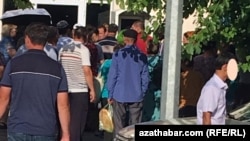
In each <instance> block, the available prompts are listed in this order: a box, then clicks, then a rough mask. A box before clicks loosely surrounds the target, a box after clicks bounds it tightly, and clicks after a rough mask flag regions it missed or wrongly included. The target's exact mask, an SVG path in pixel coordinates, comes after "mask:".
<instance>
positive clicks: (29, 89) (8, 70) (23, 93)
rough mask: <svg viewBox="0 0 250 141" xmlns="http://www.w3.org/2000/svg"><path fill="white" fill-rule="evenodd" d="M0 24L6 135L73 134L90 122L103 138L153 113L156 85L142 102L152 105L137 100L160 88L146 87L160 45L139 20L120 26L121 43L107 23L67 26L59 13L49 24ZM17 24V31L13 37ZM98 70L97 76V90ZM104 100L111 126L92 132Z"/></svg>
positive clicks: (0, 100)
mask: <svg viewBox="0 0 250 141" xmlns="http://www.w3.org/2000/svg"><path fill="white" fill-rule="evenodd" d="M4 26H8V30H6V32H8V33H9V34H6V36H3V38H2V40H1V56H2V58H1V65H0V66H1V67H2V68H1V72H2V73H1V74H2V77H1V89H0V93H1V94H0V117H1V120H2V122H1V124H3V125H4V124H5V126H6V128H8V140H11V141H16V140H18V139H24V140H25V139H27V138H30V139H38V138H39V139H41V140H47V141H49V140H57V139H58V138H59V139H60V140H61V141H67V140H71V141H81V140H82V137H83V134H84V132H85V131H86V130H88V129H91V128H92V130H93V131H97V132H98V134H99V135H101V136H103V138H104V140H105V141H111V140H113V138H114V136H115V134H116V133H117V132H118V131H119V130H120V129H122V128H123V127H125V126H127V125H131V124H135V123H139V122H141V121H142V119H144V121H146V120H157V119H159V109H160V108H159V105H160V104H159V92H158V94H155V95H158V96H157V98H153V99H151V101H149V102H153V103H151V105H152V107H155V108H151V109H150V111H149V110H147V108H145V107H144V106H143V105H146V104H145V102H144V99H145V95H147V93H151V92H152V91H159V90H160V88H157V89H156V88H155V87H154V86H151V85H153V84H154V83H153V82H151V80H153V76H151V73H152V72H153V68H154V66H156V64H158V63H159V64H161V60H162V59H161V56H160V55H159V47H160V45H159V44H155V43H154V42H153V38H152V37H151V36H150V35H148V36H147V38H146V39H144V38H143V37H142V36H143V35H144V34H145V32H144V28H145V27H144V22H143V21H139V20H138V21H135V22H134V23H133V24H132V25H131V28H128V29H125V30H123V31H121V32H122V33H121V34H120V35H119V36H122V37H120V38H122V42H118V40H117V38H118V37H117V36H118V32H120V31H118V26H117V25H116V24H113V23H111V24H108V26H107V25H100V26H98V27H94V26H91V25H86V26H82V25H80V24H75V25H74V26H73V27H70V25H69V24H68V22H67V21H65V20H61V21H59V22H58V23H57V24H56V25H55V26H52V25H45V24H42V23H32V24H30V25H28V26H27V27H25V28H23V29H24V30H23V31H21V30H18V26H16V25H9V24H8V25H7V24H6V25H4ZM13 30H14V31H15V32H14V31H13ZM17 30H18V33H19V32H23V34H20V35H21V36H18V37H17ZM12 32H14V33H15V35H14V33H12ZM10 49H13V51H11V50H10ZM154 60H155V61H154ZM148 62H149V63H150V62H152V66H151V68H149V65H148V64H149V63H148ZM150 64H151V63H150ZM158 70H160V69H158ZM98 74H101V77H102V78H103V80H104V81H103V83H104V84H103V85H104V87H103V89H102V90H101V91H100V92H99V93H97V91H96V90H95V83H94V79H95V77H97V75H98ZM155 78H156V76H155V77H154V79H155ZM158 79H161V78H160V77H158ZM154 81H158V82H159V81H160V80H154ZM149 87H150V88H149ZM149 89H152V90H150V91H151V92H149ZM153 97H155V96H153ZM150 98H151V97H150ZM107 104H111V105H112V107H113V109H114V112H113V122H114V131H113V132H112V133H110V132H106V131H98V130H99V125H98V124H99V121H98V111H99V110H100V108H103V107H104V106H105V105H107ZM154 104H155V105H156V106H154ZM145 117H146V118H145ZM6 121H8V122H7V125H6ZM92 123H93V124H92ZM20 133H21V134H20Z"/></svg>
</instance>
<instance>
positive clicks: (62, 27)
mask: <svg viewBox="0 0 250 141" xmlns="http://www.w3.org/2000/svg"><path fill="white" fill-rule="evenodd" d="M56 27H57V29H58V32H59V38H58V41H57V44H56V47H57V51H58V52H59V50H60V49H61V47H62V46H64V45H67V44H69V43H72V42H73V39H72V38H71V34H72V33H71V29H70V27H69V23H68V22H67V21H65V20H61V21H59V22H57V24H56Z"/></svg>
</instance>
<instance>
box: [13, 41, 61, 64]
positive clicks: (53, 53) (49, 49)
mask: <svg viewBox="0 0 250 141" xmlns="http://www.w3.org/2000/svg"><path fill="white" fill-rule="evenodd" d="M27 50H28V49H27V48H26V46H25V45H22V46H20V47H19V48H18V50H17V52H16V55H15V56H19V55H21V54H23V53H24V52H26V51H27ZM43 50H44V51H45V52H46V54H47V55H48V56H49V57H50V58H51V59H53V60H55V61H57V53H56V50H55V49H54V47H53V46H51V45H49V44H46V45H45V46H44V48H43Z"/></svg>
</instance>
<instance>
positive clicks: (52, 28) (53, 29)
mask: <svg viewBox="0 0 250 141" xmlns="http://www.w3.org/2000/svg"><path fill="white" fill-rule="evenodd" d="M48 28H49V33H48V41H51V40H53V39H55V38H56V36H57V35H58V34H59V31H58V29H57V28H56V27H55V26H49V27H48Z"/></svg>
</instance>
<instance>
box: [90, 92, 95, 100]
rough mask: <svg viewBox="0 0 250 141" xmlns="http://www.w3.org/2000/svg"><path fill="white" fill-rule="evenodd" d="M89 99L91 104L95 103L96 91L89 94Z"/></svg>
mask: <svg viewBox="0 0 250 141" xmlns="http://www.w3.org/2000/svg"><path fill="white" fill-rule="evenodd" d="M89 96H90V97H89V99H90V102H94V101H95V100H96V95H95V91H90V92H89Z"/></svg>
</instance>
